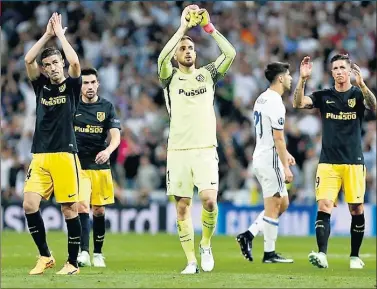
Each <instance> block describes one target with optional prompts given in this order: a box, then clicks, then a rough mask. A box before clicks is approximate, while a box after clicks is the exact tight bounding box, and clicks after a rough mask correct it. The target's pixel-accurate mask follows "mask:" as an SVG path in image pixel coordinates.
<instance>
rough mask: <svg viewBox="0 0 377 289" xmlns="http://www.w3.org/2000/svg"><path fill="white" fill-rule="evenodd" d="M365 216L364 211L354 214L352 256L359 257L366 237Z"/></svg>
mask: <svg viewBox="0 0 377 289" xmlns="http://www.w3.org/2000/svg"><path fill="white" fill-rule="evenodd" d="M364 229H365V218H364V213H363V214H361V215H356V216H352V222H351V255H350V256H351V257H359V251H360V246H361V243H362V242H363V238H364Z"/></svg>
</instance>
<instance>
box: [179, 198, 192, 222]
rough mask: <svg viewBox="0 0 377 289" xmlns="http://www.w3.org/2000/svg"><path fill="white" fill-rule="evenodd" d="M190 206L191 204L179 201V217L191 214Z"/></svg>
mask: <svg viewBox="0 0 377 289" xmlns="http://www.w3.org/2000/svg"><path fill="white" fill-rule="evenodd" d="M189 208H190V206H189V205H188V204H186V203H183V202H181V203H178V204H177V215H178V217H179V218H183V219H185V218H184V217H185V216H187V215H188V214H189Z"/></svg>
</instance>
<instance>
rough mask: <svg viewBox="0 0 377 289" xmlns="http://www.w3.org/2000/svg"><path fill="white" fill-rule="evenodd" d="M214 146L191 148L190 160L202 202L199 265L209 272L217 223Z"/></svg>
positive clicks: (212, 265) (213, 264)
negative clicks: (198, 148) (212, 240)
mask: <svg viewBox="0 0 377 289" xmlns="http://www.w3.org/2000/svg"><path fill="white" fill-rule="evenodd" d="M218 160H219V158H218V156H217V151H216V148H209V149H200V150H193V151H192V157H191V161H192V164H193V167H192V172H193V179H194V184H195V186H197V187H198V191H199V197H200V200H201V202H202V213H201V221H202V239H201V241H200V248H199V251H200V257H201V267H202V269H203V271H206V272H210V271H212V270H213V268H214V266H215V261H214V259H213V254H212V248H211V238H212V236H213V234H214V232H215V229H216V224H217V214H218V208H217V192H218V189H219V173H218V172H219V165H218Z"/></svg>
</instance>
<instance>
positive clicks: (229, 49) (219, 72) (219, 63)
mask: <svg viewBox="0 0 377 289" xmlns="http://www.w3.org/2000/svg"><path fill="white" fill-rule="evenodd" d="M200 13H201V15H202V17H203V20H202V22H201V23H200V25H201V26H202V27H203V29H204V31H205V32H207V33H208V34H210V35H211V36H212V37H213V38H214V39H215V41H216V42H217V45H218V46H219V48H220V50H221V55H220V56H219V57H218V58H217V59H216V61H215V62H214V67H213V69H212V70H214V71H211V74H212V78H215V77H216V80H217V79H218V78H219V77H223V76H224V75H225V74H226V73H227V71H228V70H229V68H230V66H231V64H232V63H233V60H234V58H235V57H236V54H237V53H236V49H235V48H234V47H233V45H232V44H231V43H230V42H229V41H228V40H227V39H226V38H225V37H224V36H223V35H222V34H221V33H220V32H219V31H217V30H216V28H215V26H214V25H213V24H212V23H211V21H210V18H209V14H208V12H207V10H205V9H201V12H200Z"/></svg>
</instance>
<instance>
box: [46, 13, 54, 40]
mask: <svg viewBox="0 0 377 289" xmlns="http://www.w3.org/2000/svg"><path fill="white" fill-rule="evenodd" d="M52 17H53V16H51V18H50V19H49V20H48V23H47V28H46V34H47V36H49V37H53V36H55V32H54V29H53V28H52V22H51V20H52Z"/></svg>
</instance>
